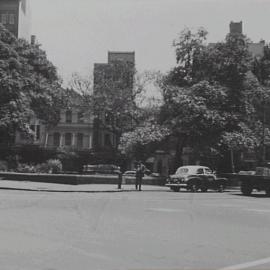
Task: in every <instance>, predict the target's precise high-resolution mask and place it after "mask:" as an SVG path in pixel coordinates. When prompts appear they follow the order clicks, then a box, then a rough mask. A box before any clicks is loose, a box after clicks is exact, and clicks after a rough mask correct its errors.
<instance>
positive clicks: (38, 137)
mask: <svg viewBox="0 0 270 270" xmlns="http://www.w3.org/2000/svg"><path fill="white" fill-rule="evenodd" d="M36 139H37V140H40V125H36Z"/></svg>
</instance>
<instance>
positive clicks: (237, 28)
mask: <svg viewBox="0 0 270 270" xmlns="http://www.w3.org/2000/svg"><path fill="white" fill-rule="evenodd" d="M242 33H243V27H242V21H240V22H230V34H242Z"/></svg>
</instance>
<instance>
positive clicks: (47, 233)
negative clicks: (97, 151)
mask: <svg viewBox="0 0 270 270" xmlns="http://www.w3.org/2000/svg"><path fill="white" fill-rule="evenodd" d="M0 198H1V200H0V269H1V270H40V269H41V270H85V269H93V270H99V269H102V270H111V269H117V270H121V269H131V270H176V269H198V270H201V269H217V270H220V269H223V270H224V269H226V270H232V269H235V270H238V269H270V233H269V232H270V198H266V197H264V195H261V194H258V195H257V196H254V197H244V196H240V195H239V192H237V191H232V192H226V193H215V192H209V193H188V192H180V193H174V192H171V191H169V190H168V189H167V188H164V189H160V188H159V189H158V190H155V187H153V188H149V187H148V189H147V190H144V191H142V192H135V191H134V192H120V193H93V194H91V193H76V192H73V193H68V192H65V193H58V192H53V193H50V192H33V191H16V190H0Z"/></svg>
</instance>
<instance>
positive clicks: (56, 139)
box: [53, 132, 60, 147]
mask: <svg viewBox="0 0 270 270" xmlns="http://www.w3.org/2000/svg"><path fill="white" fill-rule="evenodd" d="M53 146H55V147H59V146H60V133H58V132H55V133H53Z"/></svg>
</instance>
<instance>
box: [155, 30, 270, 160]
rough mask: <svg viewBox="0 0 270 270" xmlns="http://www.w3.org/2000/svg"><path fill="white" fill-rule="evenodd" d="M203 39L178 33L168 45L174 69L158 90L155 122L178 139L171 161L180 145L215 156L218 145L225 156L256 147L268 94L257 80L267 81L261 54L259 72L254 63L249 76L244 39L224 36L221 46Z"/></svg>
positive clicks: (200, 34)
mask: <svg viewBox="0 0 270 270" xmlns="http://www.w3.org/2000/svg"><path fill="white" fill-rule="evenodd" d="M206 34H207V32H206V31H205V30H202V29H200V30H199V31H198V32H197V33H195V34H192V33H191V31H190V30H188V29H185V30H184V31H183V32H182V33H181V35H180V36H179V38H178V40H177V41H175V42H174V45H175V47H176V61H177V66H176V67H175V68H174V69H173V70H172V71H171V72H169V74H168V75H167V76H165V78H164V80H163V82H162V85H161V86H162V89H163V94H164V105H163V106H162V109H161V114H160V121H161V123H162V124H163V125H166V126H167V127H169V128H170V130H171V133H172V134H174V135H175V136H176V137H177V138H178V144H177V146H176V148H177V149H176V150H177V155H176V159H177V160H180V157H181V153H182V147H183V146H184V145H190V146H192V147H193V148H195V149H196V151H198V152H200V151H203V150H204V149H209V148H214V149H216V150H217V151H219V150H220V146H221V145H225V146H226V147H228V149H230V150H231V151H234V150H237V149H247V148H252V147H253V148H256V147H259V146H260V145H261V143H262V135H261V134H262V132H261V131H262V130H264V128H262V126H263V121H262V110H261V107H262V104H263V103H264V102H266V101H267V100H269V98H270V92H269V90H268V89H267V87H265V86H264V85H263V84H262V83H261V82H262V81H260V77H259V75H261V77H262V76H263V78H269V77H267V76H269V75H267V74H269V73H267V68H266V67H267V64H268V60H266V57H267V54H266V56H265V57H264V59H263V61H261V62H260V66H263V67H264V68H262V69H263V70H264V72H262V71H261V69H259V68H258V66H259V64H258V63H257V66H256V68H257V73H256V72H252V71H254V70H255V68H254V61H255V60H254V59H253V58H252V57H251V54H250V52H249V50H248V43H249V42H250V41H249V40H248V39H247V38H246V37H245V36H244V35H241V34H228V35H227V37H226V39H225V41H224V42H219V43H216V44H209V45H206V44H205V43H204V41H205V40H206ZM266 51H267V50H266ZM259 71H260V72H259ZM262 74H263V75H262ZM265 80H266V79H264V81H265Z"/></svg>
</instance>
